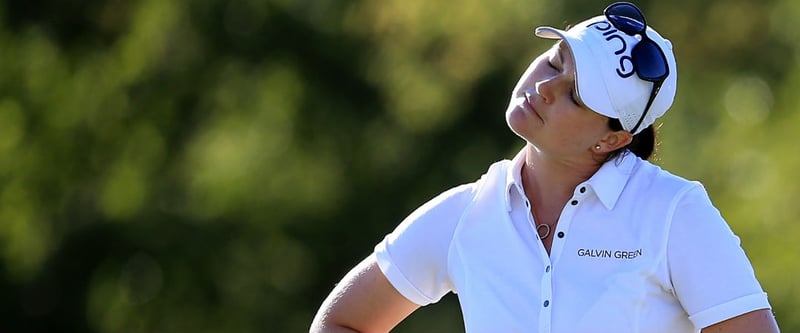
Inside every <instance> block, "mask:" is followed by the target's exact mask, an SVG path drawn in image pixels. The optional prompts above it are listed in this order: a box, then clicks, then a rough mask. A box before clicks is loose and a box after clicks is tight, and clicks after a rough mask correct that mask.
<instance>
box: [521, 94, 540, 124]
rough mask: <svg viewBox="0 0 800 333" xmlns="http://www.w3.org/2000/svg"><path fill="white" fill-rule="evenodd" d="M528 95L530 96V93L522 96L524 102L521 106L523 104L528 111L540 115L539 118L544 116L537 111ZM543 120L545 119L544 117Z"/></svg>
mask: <svg viewBox="0 0 800 333" xmlns="http://www.w3.org/2000/svg"><path fill="white" fill-rule="evenodd" d="M528 97H529V96H528V95H526V96H524V97H523V98H522V103H520V106H522V108H523V109H525V110H526V111H528V112H531V113H533V114H535V115H536V116H537V117H539V119H542V116H541V115H540V114H539V112H537V111H536V109H535V108H534V107H533V105H532V104H531V102H530V100H528ZM542 120H544V119H542Z"/></svg>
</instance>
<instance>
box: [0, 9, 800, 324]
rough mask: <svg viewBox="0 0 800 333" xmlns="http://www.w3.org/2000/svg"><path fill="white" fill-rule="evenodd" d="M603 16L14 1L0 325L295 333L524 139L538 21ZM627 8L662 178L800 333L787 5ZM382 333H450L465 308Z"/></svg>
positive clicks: (792, 28)
mask: <svg viewBox="0 0 800 333" xmlns="http://www.w3.org/2000/svg"><path fill="white" fill-rule="evenodd" d="M609 2H610V1H590V0H567V1H542V0H527V1H522V0H493V1H486V0H483V1H478V0H463V1H458V2H452V1H428V0H380V1H379V0H340V1H326V0H316V1H315V0H295V1H291V0H243V1H219V0H193V1H189V0H185V1H178V0H175V1H169V0H127V1H125V0H107V1H100V0H94V1H92V0H87V1H76V2H73V1H64V0H51V1H44V0H28V1H3V2H2V5H0V258H1V259H0V332H98V333H99V332H178V333H183V332H303V331H307V330H308V326H309V324H310V322H311V319H312V317H313V315H314V313H315V311H316V309H317V307H318V306H319V304H320V303H321V302H322V300H323V299H324V297H325V296H326V295H327V293H328V292H329V291H330V290H331V288H332V287H333V285H334V283H336V282H337V281H338V280H339V279H340V278H341V277H342V276H343V275H344V273H345V272H346V271H347V270H349V268H350V267H352V266H353V265H354V264H356V263H357V262H358V261H360V260H361V259H362V258H363V257H365V256H366V255H368V254H369V253H370V252H371V251H372V248H373V246H374V245H375V244H376V243H377V242H379V241H380V240H381V239H382V238H383V236H384V235H385V234H386V233H388V232H390V231H391V230H392V229H393V228H394V226H395V225H397V224H398V223H399V222H400V220H402V219H403V218H404V217H405V216H406V214H408V213H409V212H411V211H412V210H413V209H414V208H416V207H417V206H418V205H420V204H422V203H423V202H424V201H426V200H427V199H429V198H431V197H432V196H434V195H436V194H438V193H439V192H441V191H443V190H445V189H447V188H450V187H452V186H455V185H457V184H460V183H465V182H471V181H474V180H475V179H477V178H478V177H479V175H480V174H481V173H483V171H485V170H486V168H487V167H488V165H489V164H490V163H491V162H493V161H496V160H498V159H501V158H510V157H512V156H513V154H514V153H515V152H516V151H517V150H518V149H519V148H520V147H521V146H522V144H523V143H522V141H521V140H519V139H518V138H517V137H516V136H515V135H513V134H512V133H511V132H510V131H509V130H508V129H507V127H506V124H505V120H504V111H505V108H506V106H507V104H508V100H509V97H510V92H511V89H512V88H513V86H514V84H515V83H516V80H517V79H518V78H519V75H520V74H521V73H522V71H523V70H524V68H525V67H526V66H527V64H528V63H529V62H530V61H531V60H532V59H533V58H534V57H535V56H536V55H538V54H539V53H541V52H542V51H544V50H545V49H546V48H548V47H549V46H550V45H551V44H550V42H549V41H544V40H539V39H536V38H534V37H533V33H532V32H533V28H534V27H536V26H538V25H541V24H547V25H554V26H559V27H566V26H567V25H568V24H574V23H577V22H579V21H580V20H582V19H584V18H587V17H590V16H594V15H596V14H599V13H600V12H601V10H602V9H603V8H604V7H605V6H606V5H607V4H608V3H609ZM637 3H638V4H639V5H640V6H641V7H642V9H643V10H644V12H645V13H646V14H647V18H648V21H649V23H650V24H651V25H653V26H654V27H656V28H657V29H658V30H659V31H660V32H661V33H662V34H664V35H665V36H667V37H668V38H670V39H671V40H672V41H673V44H674V45H675V50H676V54H677V57H678V64H679V82H680V83H679V86H678V95H677V98H676V101H675V105H674V106H673V108H672V110H671V111H670V112H669V113H668V114H667V115H666V116H665V117H663V118H662V120H663V125H662V127H661V130H660V132H661V136H660V137H661V144H660V146H659V149H658V158H657V160H656V162H657V163H658V164H660V165H662V166H664V167H665V168H667V169H669V170H671V171H673V172H674V173H677V174H679V175H682V176H684V177H686V178H690V179H699V180H701V181H703V183H704V184H705V185H706V186H707V188H708V190H709V192H710V193H711V196H712V199H713V200H714V202H715V203H716V204H717V205H718V207H719V208H720V209H721V211H722V212H723V215H724V216H725V217H726V218H727V220H728V222H729V223H730V225H731V226H732V227H733V228H734V230H735V231H736V232H737V234H739V235H740V237H741V239H742V243H743V245H744V247H745V249H746V250H747V253H748V255H749V256H750V258H751V259H752V261H753V264H754V266H755V270H756V273H757V275H758V277H759V278H760V280H761V282H762V284H763V286H764V288H765V289H766V290H767V292H768V293H769V295H770V300H771V302H772V304H773V306H774V311H775V314H776V316H777V318H778V321H779V323H780V326H781V328H782V329H783V331H784V332H798V331H800V278H799V277H800V265H798V264H797V263H798V260H800V246H798V245H797V244H800V243H799V242H800V223H797V220H798V217H800V204H798V202H800V182H798V181H797V180H796V178H797V177H796V170H798V168H800V154H798V152H800V148H798V142H800V134H798V125H800V112H798V108H800V94H798V93H797V91H798V90H800V29H798V28H797V26H798V23H800V2H797V1H793V0H767V1H762V0H747V1H745V0H712V1H689V0H673V1H639V2H637ZM720 283H725V282H724V281H720ZM395 331H396V332H458V331H463V324H462V322H461V317H460V313H459V310H458V305H457V301H456V299H455V297H454V296H452V295H450V296H447V297H446V298H445V299H444V300H443V301H442V302H440V303H438V304H435V305H431V306H429V307H426V308H423V309H422V310H420V311H418V312H417V313H415V314H413V315H412V316H411V317H410V318H409V319H408V320H407V321H406V322H404V323H402V324H401V325H400V326H399V327H398V328H397V329H396V330H395Z"/></svg>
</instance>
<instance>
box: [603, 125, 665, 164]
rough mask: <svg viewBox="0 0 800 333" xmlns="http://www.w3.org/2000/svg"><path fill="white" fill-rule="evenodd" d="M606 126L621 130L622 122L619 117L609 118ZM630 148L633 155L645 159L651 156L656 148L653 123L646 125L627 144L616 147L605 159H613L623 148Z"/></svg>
mask: <svg viewBox="0 0 800 333" xmlns="http://www.w3.org/2000/svg"><path fill="white" fill-rule="evenodd" d="M608 127H610V128H611V129H612V130H614V131H622V130H623V129H622V123H620V122H619V119H614V118H609V119H608ZM626 149H627V150H630V151H631V152H632V153H633V154H634V155H636V156H639V158H641V159H643V160H647V159H649V158H650V157H652V156H653V153H654V152H655V149H656V130H655V128H653V125H650V126H647V127H646V128H645V129H643V130H642V131H641V132H639V134H636V135H634V136H633V140H631V143H629V144H628V145H627V146H625V147H622V148H620V149H617V150H615V151H613V152H611V153H610V154H609V155H608V158H607V160H608V161H610V160H613V159H614V158H616V157H617V156H619V155H620V154H622V153H623V152H624V151H625V150H626Z"/></svg>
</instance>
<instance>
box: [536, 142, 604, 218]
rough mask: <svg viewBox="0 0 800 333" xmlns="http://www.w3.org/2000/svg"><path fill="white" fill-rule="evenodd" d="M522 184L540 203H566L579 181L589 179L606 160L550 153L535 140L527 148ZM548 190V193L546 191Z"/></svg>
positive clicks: (538, 203) (561, 205) (538, 204)
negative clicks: (538, 145)
mask: <svg viewBox="0 0 800 333" xmlns="http://www.w3.org/2000/svg"><path fill="white" fill-rule="evenodd" d="M525 149H527V151H526V156H525V165H524V166H523V167H522V184H523V188H524V189H525V194H526V195H527V196H528V199H529V200H531V201H532V202H533V203H534V205H536V206H538V207H552V206H553V205H555V206H557V207H563V205H564V203H565V202H566V201H567V200H569V198H570V197H572V194H573V191H574V190H575V187H576V186H578V184H580V183H582V182H584V181H586V180H587V179H589V178H590V177H591V176H592V175H593V174H594V173H595V172H597V170H598V169H600V166H601V165H602V163H598V162H597V161H594V160H593V159H591V158H588V159H587V158H585V156H584V157H583V158H563V157H554V156H550V155H547V154H546V153H544V152H542V151H539V150H537V149H536V147H534V146H533V145H531V144H528V146H527V147H526V148H525ZM544 194H546V195H544Z"/></svg>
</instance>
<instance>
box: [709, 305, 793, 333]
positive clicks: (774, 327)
mask: <svg viewBox="0 0 800 333" xmlns="http://www.w3.org/2000/svg"><path fill="white" fill-rule="evenodd" d="M701 332H702V333H748V332H763V333H778V332H779V329H778V323H776V322H775V317H774V316H773V315H772V311H770V309H761V310H756V311H752V312H748V313H745V314H743V315H740V316H736V317H733V318H731V319H728V320H725V321H722V322H719V323H716V324H714V325H711V326H708V327H706V328H704V329H702V330H701Z"/></svg>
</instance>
